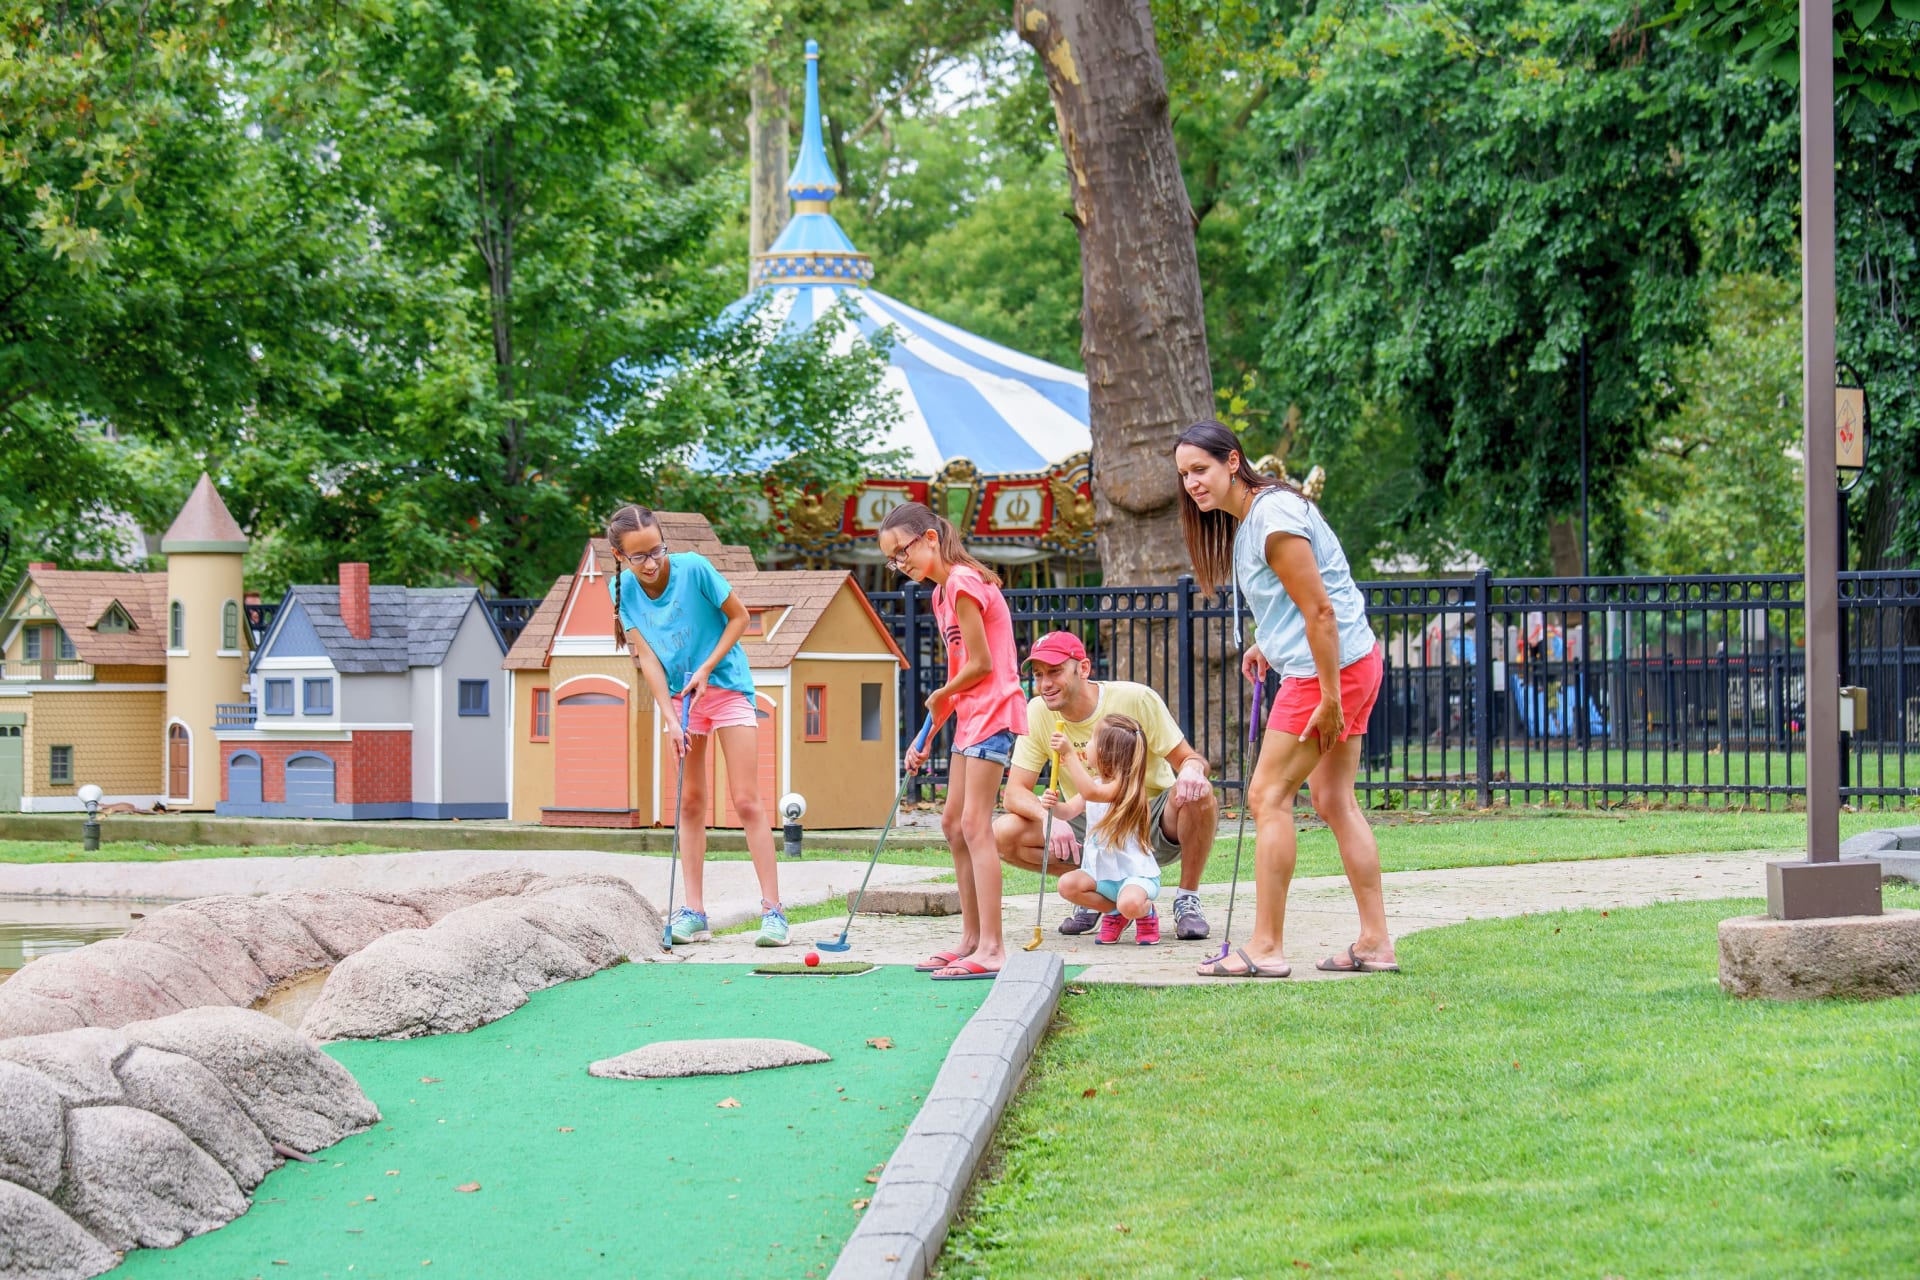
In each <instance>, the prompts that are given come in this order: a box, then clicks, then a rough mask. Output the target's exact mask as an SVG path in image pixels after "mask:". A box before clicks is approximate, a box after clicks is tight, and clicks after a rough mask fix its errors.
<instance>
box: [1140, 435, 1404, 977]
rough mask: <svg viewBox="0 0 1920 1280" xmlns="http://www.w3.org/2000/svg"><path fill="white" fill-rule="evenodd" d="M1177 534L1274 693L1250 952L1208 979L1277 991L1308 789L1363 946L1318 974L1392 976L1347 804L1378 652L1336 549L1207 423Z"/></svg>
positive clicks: (1181, 450)
mask: <svg viewBox="0 0 1920 1280" xmlns="http://www.w3.org/2000/svg"><path fill="white" fill-rule="evenodd" d="M1173 459H1174V465H1175V466H1176V467H1178V468H1179V471H1180V523H1181V525H1182V527H1183V528H1184V530H1185V532H1186V536H1187V553H1188V554H1189V555H1190V556H1191V557H1192V559H1193V571H1194V576H1195V577H1196V578H1197V579H1198V580H1199V582H1200V585H1201V587H1202V588H1203V589H1204V590H1206V591H1208V592H1212V591H1214V590H1216V589H1218V588H1219V587H1223V586H1226V585H1228V583H1229V582H1231V583H1232V585H1233V587H1234V591H1235V609H1234V619H1235V625H1236V627H1237V626H1238V623H1239V598H1240V597H1241V596H1244V597H1245V598H1246V602H1247V608H1248V611H1249V612H1250V613H1251V614H1252V615H1253V620H1254V624H1255V632H1254V635H1255V643H1253V644H1251V645H1248V646H1247V647H1246V651H1245V654H1244V657H1243V659H1242V662H1241V667H1242V670H1243V671H1244V672H1245V673H1246V675H1247V678H1248V679H1253V678H1255V677H1256V676H1258V677H1262V678H1264V677H1265V676H1266V675H1267V673H1268V672H1269V671H1272V672H1274V673H1275V674H1276V675H1278V677H1279V680H1280V685H1279V690H1278V692H1277V693H1276V695H1275V697H1274V700H1273V711H1272V714H1271V716H1270V717H1269V718H1268V721H1267V732H1266V736H1265V738H1264V739H1263V740H1262V741H1261V744H1260V755H1259V760H1258V763H1256V764H1255V766H1254V770H1253V777H1252V778H1251V779H1250V780H1249V781H1248V785H1247V803H1248V805H1249V806H1250V808H1251V810H1252V812H1253V818H1254V828H1255V841H1254V878H1253V884H1254V925H1253V933H1252V936H1251V937H1250V938H1249V939H1248V941H1247V944H1246V945H1245V946H1244V947H1240V948H1237V949H1236V950H1235V951H1234V953H1233V954H1232V955H1230V956H1225V957H1222V958H1221V959H1220V960H1218V961H1214V962H1212V963H1210V964H1208V965H1206V966H1204V967H1203V968H1202V969H1201V970H1200V973H1201V975H1202V976H1203V977H1209V978H1284V977H1287V976H1289V975H1290V974H1292V972H1293V969H1292V967H1291V966H1290V965H1288V964H1287V960H1286V955H1285V953H1284V948H1283V945H1282V941H1283V939H1282V935H1283V932H1284V928H1285V925H1286V917H1287V886H1288V885H1289V884H1290V883H1291V882H1292V880H1293V864H1294V856H1295V844H1294V834H1293V806H1294V801H1295V800H1296V798H1297V797H1298V796H1299V792H1300V787H1301V785H1302V784H1303V783H1304V784H1306V786H1307V787H1308V789H1309V792H1310V794H1311V796H1312V799H1313V808H1314V812H1316V813H1318V814H1319V815H1320V816H1321V817H1322V818H1323V819H1325V820H1326V823H1327V826H1328V827H1330V828H1331V829H1332V830H1333V834H1334V839H1335V840H1337V841H1338V842H1339V845H1340V862H1341V865H1342V866H1344V867H1345V868H1346V872H1347V883H1348V884H1350V885H1351V886H1352V887H1353V897H1354V901H1355V903H1356V904H1357V905H1358V906H1359V908H1360V934H1359V937H1358V938H1356V939H1355V940H1354V942H1353V944H1352V945H1351V946H1349V947H1348V948H1347V949H1346V951H1345V952H1344V953H1343V954H1340V955H1336V956H1328V957H1327V958H1326V959H1324V960H1322V961H1320V963H1319V965H1318V967H1319V968H1321V969H1327V970H1332V971H1338V972H1354V973H1381V972H1386V971H1391V970H1397V969H1398V968H1399V966H1398V965H1397V964H1395V963H1394V959H1393V938H1392V936H1391V935H1390V934H1389V933H1388V932H1387V912H1386V904H1385V901H1384V899H1383V898H1382V896H1381V891H1380V849H1379V846H1378V845H1376V844H1375V843H1374V839H1373V830H1372V828H1370V827H1369V826H1368V825H1367V819H1366V816H1365V815H1364V814H1362V813H1361V812H1360V804H1359V801H1358V800H1356V799H1355V798H1354V791H1353V779H1354V775H1355V774H1357V773H1358V772H1359V769H1360V735H1361V734H1363V733H1365V732H1366V725H1367V715H1368V713H1369V712H1370V711H1372V709H1373V703H1374V699H1375V698H1376V697H1377V696H1378V695H1379V692H1380V677H1381V674H1382V673H1381V662H1380V649H1379V646H1378V645H1377V644H1376V643H1375V642H1374V637H1373V631H1372V629H1371V628H1370V627H1368V625H1367V602H1366V599H1365V597H1363V596H1362V595H1361V593H1360V588H1359V587H1358V586H1357V585H1355V583H1354V580H1353V573H1352V571H1351V570H1350V569H1349V568H1348V566H1347V556H1346V553H1345V552H1344V551H1342V550H1341V549H1340V540H1339V539H1338V538H1336V537H1335V536H1334V533H1333V530H1332V529H1331V528H1330V527H1329V526H1328V525H1327V522H1326V520H1325V518H1324V517H1322V516H1321V514H1320V510H1319V508H1318V507H1316V506H1314V504H1313V503H1312V502H1311V501H1309V500H1308V499H1307V497H1306V495H1305V494H1303V493H1301V492H1300V491H1299V490H1298V489H1296V488H1294V487H1293V486H1292V485H1290V484H1287V483H1286V482H1285V481H1282V480H1276V479H1274V478H1273V477H1271V476H1263V475H1261V474H1259V473H1258V472H1256V471H1255V470H1254V469H1253V468H1252V467H1250V466H1248V465H1247V459H1246V454H1245V453H1244V452H1243V451H1242V450H1241V448H1240V440H1239V438H1238V437H1237V436H1235V435H1234V434H1233V432H1231V431H1229V430H1228V429H1227V428H1226V427H1224V426H1222V425H1220V424H1219V423H1218V422H1202V423H1199V424H1197V425H1195V426H1192V427H1189V428H1187V429H1186V430H1185V431H1183V432H1181V433H1180V440H1179V443H1178V444H1177V445H1176V446H1175V447H1174V454H1173Z"/></svg>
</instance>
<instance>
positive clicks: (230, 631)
mask: <svg viewBox="0 0 1920 1280" xmlns="http://www.w3.org/2000/svg"><path fill="white" fill-rule="evenodd" d="M220 647H221V648H222V649H238V648H239V647H240V606H239V605H238V604H236V603H234V602H233V601H231V600H229V601H227V602H226V603H225V604H224V605H222V606H220Z"/></svg>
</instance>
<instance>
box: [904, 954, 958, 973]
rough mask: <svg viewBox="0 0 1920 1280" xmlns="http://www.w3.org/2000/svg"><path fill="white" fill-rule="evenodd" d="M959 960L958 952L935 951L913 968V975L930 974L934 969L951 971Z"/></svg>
mask: <svg viewBox="0 0 1920 1280" xmlns="http://www.w3.org/2000/svg"><path fill="white" fill-rule="evenodd" d="M959 958H960V953H959V952H958V951H936V952H934V953H933V954H932V955H931V956H929V957H928V958H927V959H926V961H925V962H924V963H922V964H917V965H915V966H913V971H914V972H915V973H932V972H933V971H934V970H935V969H951V968H952V967H953V964H954V962H955V961H956V960H958V959H959Z"/></svg>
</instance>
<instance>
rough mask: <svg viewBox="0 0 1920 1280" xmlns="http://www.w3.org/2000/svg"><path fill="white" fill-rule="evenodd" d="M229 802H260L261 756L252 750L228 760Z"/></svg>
mask: <svg viewBox="0 0 1920 1280" xmlns="http://www.w3.org/2000/svg"><path fill="white" fill-rule="evenodd" d="M227 803H229V804H259V803H260V757H259V756H257V755H254V754H253V753H252V752H251V751H242V752H239V753H238V754H236V755H235V756H234V757H233V759H231V760H229V761H227Z"/></svg>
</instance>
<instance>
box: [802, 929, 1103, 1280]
mask: <svg viewBox="0 0 1920 1280" xmlns="http://www.w3.org/2000/svg"><path fill="white" fill-rule="evenodd" d="M1065 986H1066V964H1065V962H1063V961H1062V960H1061V958H1060V957H1059V956H1058V955H1054V954H1051V953H1049V952H1042V951H1015V952H1014V953H1013V954H1012V955H1011V956H1009V957H1008V959H1007V963H1006V966H1005V967H1004V968H1003V969H1001V971H1000V976H999V977H998V978H995V979H994V980H993V990H992V991H991V992H989V993H988V994H987V998H986V1000H985V1002H983V1003H982V1004H981V1006H980V1008H979V1009H978V1010H976V1011H975V1013H974V1015H973V1017H972V1018H970V1019H968V1021H967V1025H966V1026H965V1027H962V1028H961V1030H960V1035H959V1036H958V1037H957V1038H956V1039H955V1040H954V1042H953V1047H952V1048H951V1049H949V1050H948V1051H947V1060H946V1063H945V1064H944V1065H943V1066H942V1067H941V1068H940V1074H939V1075H938V1076H937V1077H936V1078H935V1079H934V1082H933V1088H932V1089H931V1090H930V1091H929V1092H928V1093H927V1100H926V1102H925V1103H924V1104H922V1106H921V1108H920V1114H919V1115H917V1116H915V1117H914V1118H913V1123H912V1124H910V1125H908V1126H907V1135H906V1137H904V1138H902V1139H901V1140H900V1145H899V1146H898V1147H895V1148H894V1151H893V1155H892V1156H891V1157H890V1158H889V1159H888V1160H887V1167H886V1170H885V1171H884V1172H883V1173H882V1174H881V1175H880V1182H879V1184H878V1185H877V1186H876V1187H875V1188H874V1192H873V1197H872V1202H871V1203H870V1204H868V1206H867V1210H866V1213H865V1214H863V1215H862V1216H861V1219H860V1225H859V1226H858V1227H855V1228H854V1232H853V1236H852V1238H851V1239H849V1240H848V1241H847V1245H846V1248H844V1249H842V1250H841V1251H840V1258H839V1260H838V1261H837V1262H835V1263H834V1266H833V1272H832V1274H831V1275H830V1276H829V1277H828V1280H879V1278H883V1277H884V1278H885V1280H921V1278H922V1277H923V1276H925V1275H926V1274H927V1272H928V1270H929V1269H930V1268H931V1267H932V1266H933V1262H934V1259H936V1258H937V1257H939V1256H940V1247H941V1245H942V1244H944V1243H945V1242H946V1238H947V1226H948V1224H950V1223H951V1222H952V1221H953V1218H954V1215H956V1214H957V1213H959V1212H960V1201H961V1198H962V1197H963V1196H964V1195H965V1194H966V1191H967V1184H968V1183H970V1182H972V1181H973V1175H974V1171H975V1170H976V1169H978V1168H979V1167H980V1162H981V1161H982V1160H983V1159H985V1157H986V1154H987V1148H988V1146H989V1145H990V1144H991V1143H992V1142H993V1132H994V1129H995V1128H996V1127H997V1126H998V1125H999V1123H1000V1117H1001V1115H1002V1114H1003V1113H1005V1111H1006V1109H1007V1103H1008V1101H1009V1100H1010V1099H1011V1098H1012V1097H1013V1090H1014V1087H1015V1086H1016V1085H1018V1084H1019V1083H1020V1078H1021V1077H1022V1076H1023V1075H1025V1074H1026V1070H1027V1064H1028V1063H1029V1062H1031V1061H1032V1060H1033V1055H1034V1054H1035V1053H1036V1052H1038V1050H1039V1048H1040V1041H1041V1040H1042V1038H1044V1037H1045V1036H1046V1034H1047V1027H1048V1024H1050V1023H1051V1022H1052V1021H1053V1011H1054V1010H1055V1009H1056V1008H1057V1007H1058V1006H1059V1004H1060V994H1061V991H1062V989H1063V988H1064V987H1065Z"/></svg>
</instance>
